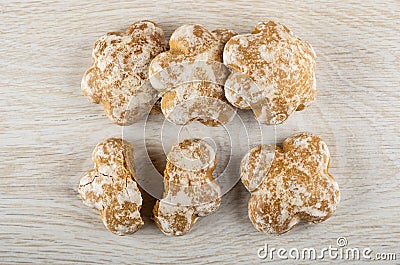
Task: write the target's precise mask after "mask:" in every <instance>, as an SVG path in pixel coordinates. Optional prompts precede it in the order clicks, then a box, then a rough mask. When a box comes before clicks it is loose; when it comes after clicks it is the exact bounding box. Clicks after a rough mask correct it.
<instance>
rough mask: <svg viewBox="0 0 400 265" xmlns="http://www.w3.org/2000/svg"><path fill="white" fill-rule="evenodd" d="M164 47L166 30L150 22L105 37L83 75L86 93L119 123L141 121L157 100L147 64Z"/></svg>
mask: <svg viewBox="0 0 400 265" xmlns="http://www.w3.org/2000/svg"><path fill="white" fill-rule="evenodd" d="M163 46H164V33H163V31H162V29H161V28H160V27H158V26H157V25H156V24H155V23H153V22H151V21H139V22H136V23H134V24H133V25H132V26H130V27H129V28H128V29H127V30H126V31H125V32H111V33H108V34H106V35H104V36H102V37H101V38H100V39H98V40H97V41H96V43H95V44H94V48H93V54H92V56H93V59H94V62H93V66H92V67H91V68H89V69H88V70H87V71H86V73H85V75H84V76H83V78H82V83H81V87H82V91H83V93H84V95H85V96H86V97H88V98H89V99H90V100H91V101H92V102H94V103H97V104H99V103H100V104H102V105H103V107H104V110H105V111H106V114H107V116H108V117H109V118H110V119H111V120H112V121H113V122H115V123H117V124H119V125H129V124H132V123H134V122H136V121H138V120H139V119H140V118H142V117H143V115H145V114H148V113H149V111H150V109H151V107H152V106H153V104H154V103H155V102H156V100H157V97H158V92H157V91H156V90H155V89H153V88H152V86H151V85H150V82H149V81H148V80H147V79H148V67H149V64H150V62H151V60H152V59H153V58H154V57H155V56H156V55H157V54H159V53H160V52H162V51H163ZM146 80H147V81H146Z"/></svg>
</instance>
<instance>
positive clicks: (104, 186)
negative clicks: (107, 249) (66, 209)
mask: <svg viewBox="0 0 400 265" xmlns="http://www.w3.org/2000/svg"><path fill="white" fill-rule="evenodd" d="M132 152H133V150H132V147H131V145H130V144H129V143H127V142H126V141H123V140H122V139H119V138H109V139H107V140H105V141H103V142H101V143H99V144H98V145H97V146H96V148H95V149H94V150H93V154H92V159H93V162H94V168H93V169H92V170H90V171H89V172H87V173H86V174H85V175H84V176H83V177H82V178H81V180H80V183H79V193H80V195H81V198H82V201H83V203H84V204H86V205H87V206H89V207H91V208H94V209H97V210H99V211H100V216H101V218H102V220H103V223H104V225H105V226H106V227H107V229H108V230H110V231H111V232H113V233H115V234H118V235H126V234H133V233H135V232H136V231H137V230H138V229H139V228H140V227H141V226H142V225H143V221H142V218H141V216H140V212H139V211H140V208H141V206H142V196H141V193H140V191H139V189H138V187H137V184H136V174H135V169H134V167H133V165H134V164H133V155H132ZM128 165H131V166H132V167H129V166H128Z"/></svg>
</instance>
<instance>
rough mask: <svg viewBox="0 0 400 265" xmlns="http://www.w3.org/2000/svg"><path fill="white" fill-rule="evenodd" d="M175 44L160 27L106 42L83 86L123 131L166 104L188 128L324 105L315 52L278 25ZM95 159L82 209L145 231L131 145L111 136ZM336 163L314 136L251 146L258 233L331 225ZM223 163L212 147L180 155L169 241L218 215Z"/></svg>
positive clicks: (196, 34) (171, 165)
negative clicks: (239, 114) (248, 113)
mask: <svg viewBox="0 0 400 265" xmlns="http://www.w3.org/2000/svg"><path fill="white" fill-rule="evenodd" d="M168 46H169V47H168V48H167V45H165V38H164V33H163V30H162V29H161V28H160V27H159V26H158V25H157V24H155V23H154V22H151V21H139V22H136V23H134V24H133V25H132V26H130V27H129V28H128V29H127V30H126V31H125V32H112V33H108V34H106V35H104V36H102V37H101V38H100V39H98V40H97V41H96V43H95V44H94V49H93V59H94V63H93V65H92V67H91V68H89V69H88V70H87V71H86V73H85V75H84V77H83V79H82V84H81V85H82V90H83V93H84V95H85V96H86V97H88V98H89V99H90V100H91V101H92V102H94V103H100V104H102V105H103V107H104V110H105V112H106V115H107V116H108V117H109V118H110V119H111V120H112V121H113V122H115V123H116V124H119V125H123V126H129V125H131V124H133V123H135V122H138V121H140V120H141V119H143V117H144V116H145V115H147V114H152V113H157V112H158V111H157V108H160V109H161V112H162V114H163V115H164V116H165V118H166V119H167V120H168V121H170V122H172V123H175V124H181V125H183V124H187V123H189V122H192V121H199V122H201V123H203V124H204V125H206V126H220V125H223V124H226V123H228V122H229V121H230V120H231V119H232V117H233V116H234V115H235V111H236V109H237V108H238V109H249V110H250V109H251V110H252V111H253V113H254V116H255V118H256V119H257V120H258V121H259V122H260V123H261V124H265V125H271V124H280V123H282V122H284V121H285V120H286V119H287V118H288V117H289V115H291V114H292V113H293V112H294V111H296V110H302V109H304V108H305V107H307V106H308V105H310V103H311V102H312V101H313V100H314V98H315V95H316V86H315V59H316V56H315V53H314V51H313V49H312V47H311V45H310V44H309V43H308V42H305V41H302V40H301V39H299V38H297V37H295V36H294V35H293V33H292V32H291V31H290V30H289V29H288V28H287V27H286V26H284V25H282V24H280V23H275V22H272V21H269V22H260V23H258V24H257V25H256V27H255V28H254V29H253V31H252V32H251V33H250V34H244V35H238V34H237V33H236V32H234V31H232V30H228V29H216V30H213V31H209V30H207V29H206V28H205V27H203V26H201V25H184V26H181V27H179V28H178V29H176V30H175V31H174V32H173V34H172V35H171V37H170V40H169V45H168ZM92 159H93V161H94V164H95V166H94V169H92V170H90V171H89V172H87V173H86V174H85V175H84V176H83V177H82V178H81V181H80V184H79V193H80V195H81V198H82V200H83V202H84V203H85V204H86V205H88V206H90V207H92V208H95V209H97V210H99V211H100V215H101V217H102V220H103V222H104V225H105V226H106V227H107V228H108V229H109V230H110V231H112V232H113V233H116V234H119V235H124V234H132V233H134V232H136V231H137V230H138V229H139V228H140V227H141V226H142V225H143V220H142V218H141V214H140V208H141V206H142V196H141V191H140V190H139V188H138V185H137V176H136V173H135V164H134V158H133V147H132V146H131V145H130V144H129V143H128V142H126V141H124V140H122V139H119V138H110V139H107V140H105V141H103V142H101V143H99V144H98V145H97V146H96V148H95V149H94V151H93V155H92ZM329 159H330V155H329V151H328V148H327V146H326V144H325V143H324V142H323V140H322V139H321V138H320V137H319V136H316V135H313V134H310V133H299V134H296V135H293V136H291V137H289V138H288V139H286V140H285V141H284V143H283V145H282V147H278V146H269V145H258V146H256V147H254V148H252V149H251V150H250V151H249V152H248V153H247V154H246V156H245V157H244V158H243V160H242V163H241V171H240V173H239V172H238V174H240V176H241V180H242V182H243V184H244V186H245V187H246V188H247V189H248V190H249V191H250V192H251V197H250V200H249V203H248V212H249V218H250V220H251V222H252V223H253V225H254V227H255V228H256V229H257V230H259V231H262V232H265V233H277V234H281V233H284V232H286V231H288V230H290V229H291V228H293V227H294V226H295V225H296V224H297V223H299V222H300V221H305V222H314V223H316V222H321V221H323V220H326V219H327V218H329V217H330V216H331V215H332V214H333V212H334V211H335V210H336V208H337V206H338V203H339V199H340V193H339V188H338V185H337V183H336V181H335V180H334V178H333V177H332V176H331V175H330V174H329V173H328V166H329ZM216 163H217V161H216V156H215V152H214V150H213V148H212V147H211V146H210V145H208V144H207V143H206V142H205V141H203V140H200V139H186V140H184V141H182V142H180V143H177V144H175V145H174V146H173V147H172V149H171V151H170V152H169V154H168V155H167V164H166V168H165V171H164V194H163V198H162V199H161V200H159V201H157V203H156V204H155V205H154V209H153V219H154V221H155V223H156V224H157V226H158V227H159V228H160V230H161V231H162V232H163V233H164V234H166V235H183V234H185V233H187V232H188V231H190V229H191V228H192V227H193V225H194V223H195V222H196V220H197V219H198V217H200V216H206V215H209V214H212V213H214V212H215V211H216V210H217V209H218V207H219V205H220V203H221V190H220V187H219V185H218V183H217V181H216V180H215V179H214V177H213V171H214V169H215V167H216Z"/></svg>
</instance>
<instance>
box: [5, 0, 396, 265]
mask: <svg viewBox="0 0 400 265" xmlns="http://www.w3.org/2000/svg"><path fill="white" fill-rule="evenodd" d="M0 2H1V4H0V66H1V68H0V89H1V91H0V93H1V94H0V95H1V96H0V157H1V164H0V173H1V177H0V264H12V263H19V264H21V263H35V264H67V263H82V264H91V263H93V264H110V263H113V264H136V263H138V264H143V263H147V262H156V263H178V262H179V263H190V264H198V263H205V262H210V263H212V262H215V263H218V264H221V263H226V264H228V263H243V264H250V263H258V262H261V261H262V260H260V259H259V258H258V257H257V250H258V249H259V248H260V247H262V246H264V244H265V243H267V244H268V245H269V246H270V247H275V248H279V247H284V248H287V249H289V248H299V249H301V248H304V247H315V248H322V247H328V246H329V245H336V239H337V238H338V237H340V236H344V237H346V238H347V240H348V246H349V247H359V248H361V247H370V248H371V249H372V250H373V251H374V253H377V252H396V253H397V261H395V262H393V261H392V262H381V263H382V264H391V263H397V264H398V263H399V262H400V261H399V260H400V253H399V252H400V249H399V246H400V225H399V220H400V192H399V189H400V166H399V161H400V155H399V154H400V133H399V131H400V73H399V72H400V37H399V36H400V30H399V22H400V20H399V13H400V3H399V2H398V1H376V2H374V3H372V1H338V2H335V3H333V2H332V3H314V2H313V1H301V2H299V3H297V4H293V3H289V2H288V1H275V3H270V2H261V1H255V2H254V3H247V2H246V1H241V2H239V1H237V2H231V1H228V0H226V1H190V3H187V2H185V1H157V2H156V1H146V0H140V1H134V2H123V3H111V2H110V1H108V2H105V3H102V4H95V3H94V1H93V2H92V3H86V4H85V3H82V1H68V2H66V1H5V0H3V1H0ZM378 2H381V3H378ZM140 19H151V20H154V21H156V22H158V23H159V24H160V25H161V26H162V28H163V29H164V30H165V31H166V33H167V34H168V35H169V34H171V32H172V31H173V30H174V29H175V28H176V27H178V26H180V25H182V24H185V23H200V24H203V25H205V26H207V27H209V28H210V29H212V28H216V27H230V28H232V29H234V30H237V31H239V32H240V33H246V32H249V31H250V30H251V28H252V26H253V25H255V24H256V23H257V22H258V21H261V20H269V19H274V20H277V21H280V22H283V23H285V24H286V25H287V26H288V27H289V28H291V29H292V30H293V31H294V32H295V34H297V35H298V36H300V37H302V38H304V39H306V40H308V41H309V42H310V43H311V44H312V45H313V46H314V48H315V50H316V53H317V55H318V64H317V66H318V67H317V84H318V89H319V95H318V98H317V101H316V102H315V103H314V104H313V105H312V106H311V107H310V108H308V109H306V110H305V111H303V112H300V113H296V114H294V115H292V116H291V117H290V119H289V120H288V122H287V123H286V124H284V125H283V126H279V127H278V128H277V137H278V141H282V140H283V139H284V138H285V137H287V136H289V135H291V134H292V133H295V132H298V131H303V130H305V131H310V132H313V133H317V134H319V135H321V136H322V137H323V138H324V139H325V141H326V142H327V144H328V146H329V148H330V151H331V154H332V161H331V168H330V172H331V173H332V175H334V176H335V177H336V179H337V181H338V182H339V185H340V187H341V191H342V201H341V204H340V208H339V209H338V211H337V212H336V213H335V215H334V216H332V218H330V219H329V220H328V221H326V222H324V223H321V224H318V225H311V224H306V225H300V226H298V227H296V228H295V229H294V230H292V231H290V232H289V233H287V234H285V235H282V236H270V235H264V234H262V233H259V232H257V231H256V230H255V229H254V228H253V226H252V224H251V223H250V221H249V219H248V217H247V200H248V198H249V194H248V192H247V191H246V190H245V189H244V187H243V186H242V185H241V184H240V183H239V184H238V185H236V186H235V188H234V189H233V190H231V191H230V192H229V193H228V194H227V195H225V196H224V197H223V203H222V206H221V207H220V209H219V210H218V212H217V213H216V214H214V215H211V216H209V217H206V218H202V219H200V220H199V222H198V223H197V224H196V226H195V228H194V229H193V231H191V232H190V233H189V234H187V235H186V236H183V237H166V236H164V235H163V234H162V233H161V232H160V231H159V230H158V229H157V228H156V226H155V224H154V223H153V222H152V221H150V220H149V218H148V216H149V215H150V211H151V206H152V203H153V202H152V201H151V199H150V198H147V199H146V201H147V204H145V206H144V208H143V215H144V216H145V222H146V224H145V226H144V227H143V228H142V229H141V230H140V231H138V232H137V233H136V234H134V235H132V236H125V237H119V236H116V235H113V234H112V233H110V232H108V231H107V230H106V229H105V228H104V226H103V224H102V222H101V220H100V218H99V216H98V214H97V213H96V212H94V211H92V210H90V209H89V208H87V207H85V206H84V205H83V204H82V202H81V200H80V198H79V196H78V193H77V184H78V180H79V178H80V176H81V175H82V174H83V172H84V171H86V170H88V169H89V168H90V167H91V166H92V162H91V160H90V154H91V151H92V149H93V147H94V146H95V145H96V144H97V143H98V142H99V141H101V140H103V139H105V138H107V137H111V136H120V135H121V127H119V126H116V125H113V124H112V123H111V122H110V121H109V120H108V119H107V118H106V117H105V115H104V112H103V110H102V108H101V106H99V105H94V104H90V103H89V102H88V101H87V100H86V99H85V98H84V97H83V96H82V93H81V90H80V79H81V77H82V74H83V73H84V71H85V69H86V68H87V67H89V65H90V64H91V57H90V54H91V48H92V44H93V42H94V41H95V40H96V38H98V37H99V36H100V35H102V34H103V33H105V32H108V31H117V30H123V29H124V28H126V27H127V26H129V25H130V24H131V23H132V22H134V21H136V20H140ZM146 205H147V206H146ZM276 261H280V260H279V259H276ZM364 261H365V260H364ZM301 262H302V263H308V262H309V261H301ZM330 262H332V260H330V259H326V260H323V261H319V262H318V263H330ZM286 263H287V262H286ZM289 263H291V262H289ZM354 264H359V262H354ZM376 264H380V262H376Z"/></svg>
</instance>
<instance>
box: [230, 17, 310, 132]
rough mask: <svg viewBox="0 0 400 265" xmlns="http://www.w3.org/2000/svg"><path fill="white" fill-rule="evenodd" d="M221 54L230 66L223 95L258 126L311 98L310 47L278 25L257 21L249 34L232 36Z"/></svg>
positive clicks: (282, 116) (301, 106) (276, 121)
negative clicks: (248, 113)
mask: <svg viewBox="0 0 400 265" xmlns="http://www.w3.org/2000/svg"><path fill="white" fill-rule="evenodd" d="M223 58H224V63H225V64H226V65H227V66H228V67H229V68H231V69H232V73H231V75H230V76H229V77H228V79H227V82H226V83H225V94H226V98H227V99H228V100H229V102H231V103H232V104H233V105H234V106H236V107H238V108H241V109H250V108H251V109H252V110H253V112H254V115H255V117H256V118H257V120H258V121H260V122H261V123H263V124H279V123H282V122H284V121H285V120H286V119H287V118H288V117H289V115H290V114H291V113H292V112H294V111H296V110H302V109H304V108H305V107H306V106H308V105H310V104H311V102H312V101H313V100H314V98H315V95H316V85H315V60H316V56H315V53H314V50H313V49H312V47H311V45H310V44H309V43H308V42H306V41H302V40H301V39H299V38H297V37H295V36H294V35H293V34H292V32H291V31H290V30H289V29H288V28H287V27H286V26H284V25H282V24H279V23H275V22H273V21H269V22H260V23H258V24H257V26H256V27H255V28H254V30H253V32H252V33H251V34H245V35H237V36H234V37H232V38H231V39H230V40H229V41H228V42H227V43H226V45H225V49H224V53H223Z"/></svg>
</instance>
